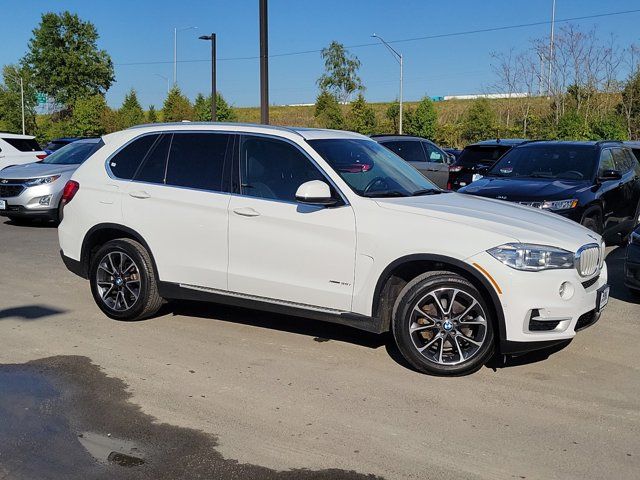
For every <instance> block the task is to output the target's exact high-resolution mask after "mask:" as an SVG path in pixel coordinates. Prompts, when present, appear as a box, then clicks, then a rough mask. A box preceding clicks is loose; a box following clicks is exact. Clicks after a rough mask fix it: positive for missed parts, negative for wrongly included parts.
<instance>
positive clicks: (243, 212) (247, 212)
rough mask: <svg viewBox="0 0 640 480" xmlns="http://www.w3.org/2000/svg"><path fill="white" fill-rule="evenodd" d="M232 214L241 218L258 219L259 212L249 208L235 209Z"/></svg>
mask: <svg viewBox="0 0 640 480" xmlns="http://www.w3.org/2000/svg"><path fill="white" fill-rule="evenodd" d="M233 213H235V214H236V215H240V216H242V217H258V216H259V215H260V212H258V211H257V210H254V209H253V208H251V207H243V208H235V209H234V210H233Z"/></svg>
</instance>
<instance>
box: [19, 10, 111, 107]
mask: <svg viewBox="0 0 640 480" xmlns="http://www.w3.org/2000/svg"><path fill="white" fill-rule="evenodd" d="M97 41H98V31H97V30H96V27H95V26H94V25H93V24H92V23H91V22H88V21H83V20H81V19H80V17H78V15H76V14H72V13H70V12H67V11H65V12H62V13H60V14H57V13H44V14H43V15H42V19H41V21H40V25H38V27H37V28H35V29H34V30H33V35H32V37H31V40H30V41H29V51H28V52H27V54H26V55H25V57H24V58H23V59H22V63H23V65H24V66H25V67H27V68H28V69H29V70H31V72H32V77H33V83H34V86H35V88H36V89H37V90H38V91H40V92H44V93H46V94H47V95H49V96H50V97H51V98H53V99H54V100H55V101H56V102H57V103H58V104H61V105H65V106H71V105H73V104H74V102H75V101H76V99H78V98H84V97H90V96H92V95H96V94H104V93H105V92H106V91H107V90H108V89H109V87H110V86H111V84H112V83H113V81H114V73H113V63H112V62H111V57H110V56H109V54H108V53H107V52H106V51H105V50H100V49H99V48H98V46H97Z"/></svg>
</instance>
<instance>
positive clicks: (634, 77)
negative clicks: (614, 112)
mask: <svg viewBox="0 0 640 480" xmlns="http://www.w3.org/2000/svg"><path fill="white" fill-rule="evenodd" d="M618 111H619V112H621V113H622V115H623V117H624V119H625V121H626V126H627V136H628V137H629V138H632V139H637V138H640V69H638V70H636V71H635V72H633V73H632V74H631V75H630V76H629V79H628V80H627V82H626V84H625V86H624V89H623V90H622V99H621V102H620V105H618Z"/></svg>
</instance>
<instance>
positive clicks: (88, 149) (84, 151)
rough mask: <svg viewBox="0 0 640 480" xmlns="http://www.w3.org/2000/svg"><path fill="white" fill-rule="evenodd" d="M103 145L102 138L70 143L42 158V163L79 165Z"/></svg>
mask: <svg viewBox="0 0 640 480" xmlns="http://www.w3.org/2000/svg"><path fill="white" fill-rule="evenodd" d="M102 145H104V143H102V140H100V141H99V142H78V143H70V144H68V145H65V146H64V147H62V148H60V149H59V150H56V151H55V152H53V153H52V154H51V155H49V156H48V157H46V158H45V159H44V160H42V163H46V164H52V165H79V164H81V163H82V162H84V161H85V160H86V159H87V158H89V157H90V156H91V155H92V154H93V153H94V152H95V151H96V150H98V149H99V148H100V147H102Z"/></svg>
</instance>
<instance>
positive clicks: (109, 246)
mask: <svg viewBox="0 0 640 480" xmlns="http://www.w3.org/2000/svg"><path fill="white" fill-rule="evenodd" d="M110 254H111V257H110V258H112V259H113V258H120V259H122V258H125V259H126V258H128V259H129V260H131V261H132V262H133V264H134V265H133V267H135V268H133V269H131V267H127V268H122V263H120V265H119V266H115V267H113V270H111V268H112V267H110V268H109V269H110V270H111V271H112V272H116V275H110V274H109V273H107V270H105V269H104V268H101V267H104V266H105V265H107V266H108V263H107V262H108V260H107V259H108V258H109V255H110ZM121 254H124V256H123V255H121ZM121 262H122V260H121ZM125 262H126V260H125ZM116 263H117V260H116ZM127 264H128V263H127ZM99 270H100V273H98V272H99ZM122 270H124V273H123V272H122ZM136 271H137V275H136V274H134V273H132V272H136ZM99 275H100V276H99ZM127 275H128V276H127ZM108 277H110V278H113V279H114V280H113V285H112V287H113V288H116V289H120V290H121V291H122V293H121V295H122V296H121V297H120V296H117V297H116V299H115V302H114V306H112V305H110V304H108V303H109V302H111V301H112V300H113V294H111V295H110V296H107V300H103V295H104V293H105V291H106V290H107V289H108V283H107V285H106V286H98V280H100V279H102V280H107V282H109V280H108ZM117 278H120V280H121V281H120V285H118V286H116V280H117ZM89 281H90V283H91V293H92V294H93V299H94V300H95V302H96V304H97V305H98V307H99V308H100V310H102V311H103V312H104V313H105V314H106V315H107V316H108V317H110V318H113V319H116V320H141V319H143V318H148V317H150V316H152V315H153V314H155V313H156V312H157V311H158V310H159V309H160V307H161V306H162V303H163V299H162V297H161V296H160V295H159V293H158V283H157V279H156V275H155V272H154V269H153V263H152V261H151V257H150V255H149V252H147V250H146V249H145V248H144V247H143V246H142V245H140V244H139V243H138V242H136V241H135V240H131V239H129V238H120V239H117V240H111V241H109V242H107V243H105V244H104V245H103V246H102V247H101V248H100V249H99V250H98V251H97V252H96V253H95V254H94V255H93V257H92V258H91V265H90V268H89ZM137 281H139V283H138V284H137V286H138V288H137V289H136V287H135V286H133V285H135V284H136V282H137ZM129 285H132V288H129ZM135 292H137V293H138V296H137V298H136V297H135V294H134V293H135ZM125 294H126V295H127V297H126V298H125ZM116 295H120V294H118V293H116ZM127 299H128V300H129V302H128V303H127ZM118 306H120V307H121V308H118ZM123 307H124V308H123Z"/></svg>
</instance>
